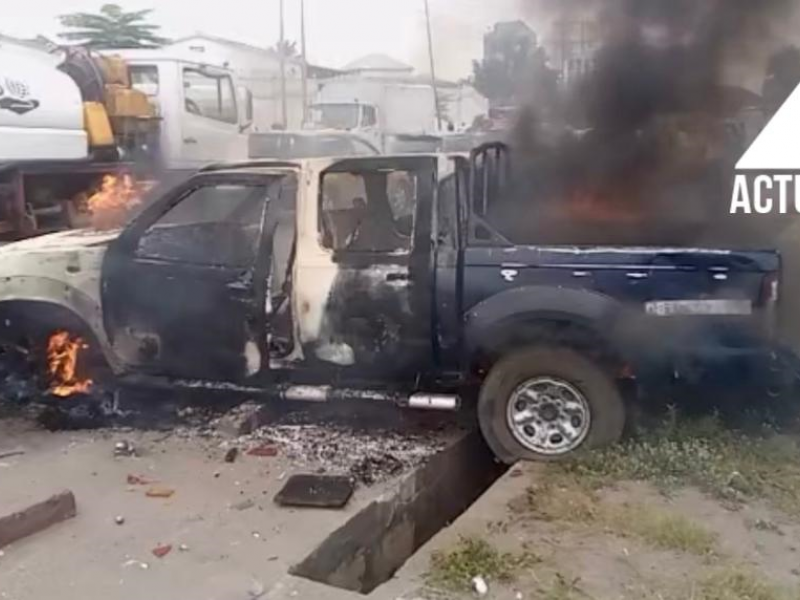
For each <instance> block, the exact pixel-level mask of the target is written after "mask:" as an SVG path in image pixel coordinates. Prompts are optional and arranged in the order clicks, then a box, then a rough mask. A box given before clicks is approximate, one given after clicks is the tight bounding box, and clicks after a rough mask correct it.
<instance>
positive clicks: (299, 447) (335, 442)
mask: <svg viewBox="0 0 800 600" xmlns="http://www.w3.org/2000/svg"><path fill="white" fill-rule="evenodd" d="M367 412H368V413H369V415H368V416H369V417H373V418H374V420H371V419H368V420H367V421H365V415H364V413H363V412H362V413H361V414H359V415H358V418H356V419H355V420H354V419H353V418H351V417H347V416H345V417H342V416H341V413H340V414H339V415H336V416H332V415H325V414H319V413H317V412H314V411H302V412H298V413H292V414H289V415H285V416H283V417H280V418H278V419H276V420H275V422H272V423H269V424H267V425H264V426H262V427H260V428H258V429H256V430H255V431H254V432H253V433H251V434H249V435H246V436H241V437H239V438H238V439H236V440H234V441H229V442H225V443H224V444H223V445H227V446H235V445H238V446H240V447H242V448H243V449H244V451H245V452H246V451H247V450H246V448H248V447H251V448H252V447H257V446H259V445H263V444H273V445H275V446H276V447H277V448H278V451H279V453H280V454H281V456H284V457H286V458H287V459H289V460H290V461H291V462H293V463H295V464H296V465H297V466H298V467H300V468H303V469H307V470H308V471H310V472H317V473H325V474H329V475H348V476H350V477H352V478H353V479H355V480H356V481H357V482H358V483H360V484H362V485H366V486H372V485H375V484H379V483H382V482H385V481H388V480H390V479H392V478H393V477H397V476H398V475H401V474H402V473H405V472H407V471H410V470H412V469H414V468H415V467H418V466H420V465H422V464H424V463H425V462H426V461H427V460H428V459H429V458H430V457H432V456H433V455H435V454H437V453H438V452H441V451H442V450H444V449H445V447H446V446H447V445H448V441H449V440H452V438H453V435H454V434H455V433H456V431H457V430H458V429H459V428H458V426H457V425H456V424H455V423H454V422H453V421H452V420H447V419H444V420H441V419H440V420H436V419H435V418H433V417H434V415H431V414H430V413H429V414H428V415H426V416H427V417H429V419H427V420H424V421H423V422H420V421H418V420H417V421H409V419H408V418H400V419H396V420H395V419H394V417H396V416H397V413H395V412H393V411H388V412H387V411H383V412H382V413H380V414H379V413H376V412H374V411H367ZM350 414H352V413H350ZM370 420H371V421H372V422H370Z"/></svg>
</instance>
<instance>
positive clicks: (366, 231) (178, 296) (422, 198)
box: [102, 158, 436, 385]
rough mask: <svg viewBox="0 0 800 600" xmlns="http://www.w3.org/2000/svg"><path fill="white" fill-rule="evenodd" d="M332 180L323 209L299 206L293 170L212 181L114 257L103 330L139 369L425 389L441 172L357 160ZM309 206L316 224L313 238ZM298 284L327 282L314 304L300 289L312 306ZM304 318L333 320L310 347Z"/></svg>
mask: <svg viewBox="0 0 800 600" xmlns="http://www.w3.org/2000/svg"><path fill="white" fill-rule="evenodd" d="M318 176H319V186H318V198H317V199H316V201H314V200H313V199H309V198H305V196H302V197H298V192H299V190H298V181H297V180H298V173H297V171H296V170H293V169H291V168H285V169H283V170H277V171H276V170H275V169H274V168H265V169H263V173H261V174H259V173H256V172H254V171H253V170H252V169H247V170H244V169H243V170H242V171H240V172H239V171H236V170H235V169H234V170H228V171H222V170H213V169H212V170H209V171H208V172H206V173H203V174H202V175H200V176H198V177H196V178H194V179H192V180H191V181H190V182H189V183H186V184H184V185H182V186H180V187H179V188H177V189H176V190H174V191H172V192H171V193H170V195H169V197H168V199H166V200H165V201H162V202H158V203H155V204H154V205H152V206H151V207H149V208H148V209H147V210H145V211H144V212H143V213H142V215H140V217H138V218H137V219H136V220H135V221H134V222H133V224H132V225H131V226H130V227H129V228H128V229H127V230H126V231H125V232H124V233H123V234H122V235H121V236H120V237H119V239H118V240H116V241H115V242H113V243H112V244H111V247H110V248H109V251H108V253H107V255H106V257H105V260H104V265H103V290H102V293H103V304H104V306H105V307H106V310H105V312H104V320H105V326H106V329H107V331H108V334H109V338H110V341H111V344H112V345H113V348H114V351H115V352H116V353H117V354H118V355H119V356H120V357H121V358H122V360H123V361H124V363H125V365H126V368H127V369H128V370H130V371H131V372H136V373H138V374H146V375H151V376H163V377H170V378H182V379H192V380H207V381H216V382H234V383H238V384H241V383H245V382H247V383H250V384H252V385H259V384H264V383H269V382H271V381H272V380H273V379H274V376H275V374H276V373H278V372H280V371H282V370H284V369H291V370H294V371H297V370H304V369H306V370H307V371H308V373H309V377H310V378H311V379H312V380H313V379H320V378H321V379H322V380H327V379H328V378H329V377H330V374H329V373H325V374H324V375H317V374H315V373H317V372H325V371H330V370H333V371H335V372H337V374H339V375H340V376H341V377H343V378H345V379H348V378H351V377H352V378H354V379H372V378H375V377H382V378H385V377H391V378H394V379H395V380H401V381H405V380H406V379H407V378H408V377H411V380H412V381H413V374H414V373H418V372H419V371H420V369H421V368H423V367H424V366H425V364H426V362H428V361H430V360H431V359H432V356H431V351H430V349H429V348H430V335H431V311H430V281H431V273H430V268H431V262H430V256H431V248H432V242H431V239H430V232H431V222H432V203H433V198H434V187H435V183H436V182H435V178H436V162H435V160H434V159H432V158H424V159H421V158H409V159H392V160H383V159H374V160H369V161H364V160H356V161H352V160H343V161H340V162H338V163H335V164H334V166H333V167H332V168H329V169H327V170H326V171H324V172H321V173H319V175H318ZM303 201H305V202H306V203H307V204H306V209H307V208H309V207H311V208H313V209H314V211H313V212H315V213H316V219H315V226H314V227H313V230H311V231H308V232H298V227H297V225H298V208H299V207H301V202H303ZM311 202H313V206H312V205H311ZM300 212H304V211H303V209H302V208H301V210H300ZM305 212H309V211H308V210H306V211H305ZM301 218H302V217H301ZM298 262H299V263H301V264H298ZM298 269H300V270H302V271H303V272H304V273H310V274H311V279H312V280H313V278H314V275H315V274H316V275H321V276H322V277H321V278H322V279H325V282H324V284H319V285H320V286H321V287H320V289H319V290H315V289H313V288H314V287H315V286H317V283H316V282H313V281H311V282H309V281H308V278H307V277H301V283H302V285H304V286H305V288H308V289H309V290H310V291H308V292H307V293H306V296H304V298H305V299H304V300H302V301H300V300H298V298H297V294H295V287H296V281H295V274H296V272H297V271H298ZM298 304H302V306H298ZM312 304H315V305H316V306H312ZM298 311H299V312H300V314H299V315H298ZM304 312H305V313H309V312H312V313H321V319H320V320H321V323H320V326H319V328H318V330H317V331H316V332H314V334H313V335H311V336H306V338H305V339H304V338H303V336H302V335H301V331H300V329H301V327H300V326H299V325H298V323H297V321H298V320H300V321H303V313H304Z"/></svg>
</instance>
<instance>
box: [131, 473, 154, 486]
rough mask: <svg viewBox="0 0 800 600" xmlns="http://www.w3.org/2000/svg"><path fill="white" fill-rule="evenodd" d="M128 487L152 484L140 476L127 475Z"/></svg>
mask: <svg viewBox="0 0 800 600" xmlns="http://www.w3.org/2000/svg"><path fill="white" fill-rule="evenodd" d="M127 481H128V485H152V484H153V482H152V481H150V480H149V479H147V478H146V477H143V476H141V475H128V479H127Z"/></svg>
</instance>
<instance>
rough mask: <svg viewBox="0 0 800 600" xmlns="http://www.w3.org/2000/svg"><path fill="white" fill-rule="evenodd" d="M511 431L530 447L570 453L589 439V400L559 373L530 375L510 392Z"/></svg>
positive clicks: (552, 453) (545, 452)
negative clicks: (530, 377)
mask: <svg viewBox="0 0 800 600" xmlns="http://www.w3.org/2000/svg"><path fill="white" fill-rule="evenodd" d="M506 420H507V423H508V428H509V430H510V431H511V434H512V435H513V436H514V439H516V440H517V441H518V442H519V443H520V444H522V445H523V446H524V447H525V448H527V449H528V450H532V451H533V452H536V453H538V454H543V455H546V456H559V455H562V454H567V453H569V452H572V451H573V450H575V449H576V448H578V447H579V446H580V445H581V444H583V442H584V441H585V440H586V437H587V436H588V435H589V429H590V427H591V411H590V409H589V402H587V400H586V397H585V396H584V395H583V393H582V392H581V391H580V390H578V388H576V387H575V386H574V385H572V384H570V383H569V382H567V381H564V380H563V379H559V378H557V377H537V378H536V379H529V380H528V381H526V382H524V383H522V384H521V385H519V386H518V387H517V389H516V390H514V392H513V393H512V394H511V397H510V399H509V402H508V407H507V411H506Z"/></svg>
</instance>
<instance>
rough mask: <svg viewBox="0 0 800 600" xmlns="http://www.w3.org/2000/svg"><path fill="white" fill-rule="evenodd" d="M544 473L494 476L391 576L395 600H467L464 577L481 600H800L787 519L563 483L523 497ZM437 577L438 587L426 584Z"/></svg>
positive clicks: (796, 550) (687, 494)
mask: <svg viewBox="0 0 800 600" xmlns="http://www.w3.org/2000/svg"><path fill="white" fill-rule="evenodd" d="M549 469H551V468H550V467H547V466H542V465H521V466H518V467H515V468H514V469H512V470H511V471H510V472H509V473H507V474H506V475H505V476H504V477H503V478H502V479H500V480H499V481H498V482H497V483H496V484H495V485H494V486H493V487H492V488H491V489H490V490H489V491H488V492H487V493H486V494H485V495H484V496H483V497H482V498H481V499H480V500H479V501H478V502H476V503H475V504H474V505H473V506H472V507H471V508H470V509H469V510H468V511H467V512H466V513H464V515H462V517H461V518H460V519H459V520H458V521H457V522H456V523H455V524H454V525H453V526H452V527H450V528H448V529H446V530H443V531H442V532H441V533H440V534H439V535H438V536H437V537H436V538H434V539H433V540H432V541H431V542H430V543H429V544H428V545H427V546H425V547H424V548H423V549H422V550H421V551H420V552H418V553H417V555H416V556H414V557H413V558H412V559H411V560H410V561H409V562H408V563H407V564H406V565H405V567H404V568H403V569H402V570H401V571H400V572H399V573H398V575H397V580H398V581H401V580H402V581H404V582H405V584H404V586H401V587H400V588H398V589H401V588H404V589H403V592H402V593H403V596H402V597H403V598H405V599H409V600H410V599H412V598H433V599H461V598H470V597H476V596H477V595H478V594H477V593H476V592H475V591H474V588H473V585H472V583H471V579H472V577H474V576H483V578H484V579H485V580H486V583H487V585H488V589H489V591H488V593H487V594H486V597H488V598H496V599H500V600H519V599H537V600H538V599H542V600H573V599H574V600H579V599H592V600H639V599H645V600H706V599H709V600H789V599H794V600H796V599H797V598H800V520H798V518H797V517H796V516H790V515H788V514H787V513H785V512H783V511H781V510H777V509H776V508H774V507H773V506H771V505H770V504H769V503H767V502H766V501H761V500H756V501H752V502H740V503H736V504H731V503H728V502H725V501H721V500H719V499H716V498H713V497H711V496H710V495H709V494H708V493H704V492H701V491H699V490H698V489H695V488H692V487H689V488H682V489H677V490H673V491H672V492H670V493H665V492H664V490H662V489H659V488H658V487H656V486H655V485H653V484H650V483H642V482H630V481H620V482H614V483H613V484H609V485H607V486H603V487H602V488H600V489H599V490H597V491H596V492H592V493H591V494H589V495H584V494H583V492H581V491H580V489H579V488H573V487H571V486H572V483H570V482H569V480H567V483H566V484H565V485H566V487H563V488H562V487H561V486H562V482H559V483H557V484H555V485H556V487H557V489H558V491H557V492H556V493H557V494H561V495H557V496H554V497H552V498H549V499H548V498H547V497H544V496H541V495H539V494H537V493H534V492H532V491H531V490H532V489H533V490H535V489H537V487H540V486H542V484H543V482H544V481H545V480H546V478H547V477H550V476H551V473H552V471H551V470H549ZM552 500H554V501H552ZM603 515H614V516H615V518H613V519H608V518H601V517H602V516H603ZM437 557H438V559H439V560H442V559H443V562H440V563H438V564H439V566H437ZM498 563H501V566H498ZM502 563H504V564H505V566H502ZM509 565H511V567H509V568H507V567H508V566H509ZM437 569H438V575H439V577H440V579H442V578H444V581H443V582H442V581H438V582H436V583H432V575H434V576H435V575H436V574H437ZM482 570H483V571H490V572H491V571H494V573H486V572H481V571H482ZM409 582H415V583H416V587H415V588H414V590H413V591H410V587H409V585H410V584H409Z"/></svg>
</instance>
